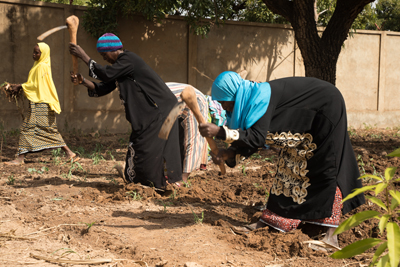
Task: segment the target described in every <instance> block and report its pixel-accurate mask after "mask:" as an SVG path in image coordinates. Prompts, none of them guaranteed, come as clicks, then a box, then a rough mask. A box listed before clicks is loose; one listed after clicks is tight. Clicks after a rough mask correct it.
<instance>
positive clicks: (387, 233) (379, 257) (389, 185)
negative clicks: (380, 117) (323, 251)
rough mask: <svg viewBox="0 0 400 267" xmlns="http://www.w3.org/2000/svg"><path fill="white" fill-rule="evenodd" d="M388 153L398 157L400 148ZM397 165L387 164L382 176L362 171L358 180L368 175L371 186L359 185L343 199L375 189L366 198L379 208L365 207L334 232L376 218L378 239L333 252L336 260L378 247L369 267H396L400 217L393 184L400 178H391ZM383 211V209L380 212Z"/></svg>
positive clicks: (399, 252) (399, 256)
mask: <svg viewBox="0 0 400 267" xmlns="http://www.w3.org/2000/svg"><path fill="white" fill-rule="evenodd" d="M388 156H391V157H399V156H400V149H397V150H395V151H394V152H392V153H390V154H389V155H388ZM396 170H397V168H396V167H389V168H386V170H385V175H384V177H383V178H382V177H379V176H376V175H370V174H365V175H363V176H361V177H360V178H359V179H363V178H364V177H371V178H372V179H373V180H375V181H376V183H375V184H373V185H367V186H364V187H362V188H358V189H356V190H354V192H353V193H351V194H349V195H348V196H347V197H346V198H345V199H343V202H344V201H346V200H348V199H351V198H353V197H355V196H357V195H358V194H362V193H364V192H367V191H371V192H374V194H375V196H368V195H366V198H367V199H368V200H369V201H370V202H372V203H374V204H376V205H377V207H378V208H380V209H379V211H378V210H366V211H362V212H359V213H357V214H355V215H353V216H351V217H350V218H348V219H347V220H345V221H344V222H343V223H341V224H340V225H339V227H338V228H337V229H336V231H335V233H334V234H340V233H342V232H344V231H346V230H349V229H350V228H353V227H355V226H357V225H359V224H360V223H362V222H364V221H365V220H369V219H377V220H379V224H378V227H379V231H380V234H381V238H366V239H363V240H359V241H356V242H354V243H352V244H350V245H348V246H346V247H344V248H343V249H342V250H339V251H336V252H335V253H333V254H332V255H331V257H332V258H335V259H343V258H350V257H353V256H355V255H358V254H361V253H364V251H366V250H367V249H370V248H373V247H376V246H378V245H379V246H378V247H377V249H376V250H375V254H374V256H373V258H372V260H371V263H370V266H375V265H377V266H382V267H383V266H390V267H397V266H398V265H399V262H400V242H399V240H400V227H399V225H398V224H397V223H396V221H395V220H400V216H399V215H400V209H399V205H400V192H399V191H397V190H395V183H397V182H399V181H400V178H398V179H395V180H394V179H393V177H394V174H395V172H396ZM393 188H394V189H393ZM378 195H383V199H384V200H383V201H382V200H381V199H379V198H377V196H378ZM381 211H383V212H381Z"/></svg>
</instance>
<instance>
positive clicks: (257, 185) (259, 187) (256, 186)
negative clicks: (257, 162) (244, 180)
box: [253, 183, 263, 189]
mask: <svg viewBox="0 0 400 267" xmlns="http://www.w3.org/2000/svg"><path fill="white" fill-rule="evenodd" d="M253 185H254V187H255V188H256V189H262V188H263V187H262V186H261V185H259V184H257V183H254V184H253Z"/></svg>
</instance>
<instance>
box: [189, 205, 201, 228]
mask: <svg viewBox="0 0 400 267" xmlns="http://www.w3.org/2000/svg"><path fill="white" fill-rule="evenodd" d="M189 208H190V210H191V211H192V213H193V216H194V222H195V223H196V224H202V223H203V221H204V211H202V212H201V218H200V217H199V216H197V214H196V213H194V211H193V209H192V208H191V207H190V206H189Z"/></svg>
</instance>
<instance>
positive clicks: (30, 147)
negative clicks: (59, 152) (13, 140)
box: [18, 101, 66, 155]
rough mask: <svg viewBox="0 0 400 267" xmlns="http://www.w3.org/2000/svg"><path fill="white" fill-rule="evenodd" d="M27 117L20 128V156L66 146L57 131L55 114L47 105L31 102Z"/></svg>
mask: <svg viewBox="0 0 400 267" xmlns="http://www.w3.org/2000/svg"><path fill="white" fill-rule="evenodd" d="M29 104H30V107H29V111H28V114H27V116H26V117H25V120H24V122H23V124H22V125H21V128H20V131H21V133H20V137H19V146H18V155H21V154H25V153H29V152H39V151H42V150H44V149H52V148H58V147H63V146H65V145H66V144H65V142H64V140H63V138H62V136H61V134H60V133H59V132H58V130H57V123H56V116H55V112H54V111H53V110H51V109H50V106H49V104H47V103H34V102H31V101H30V102H29Z"/></svg>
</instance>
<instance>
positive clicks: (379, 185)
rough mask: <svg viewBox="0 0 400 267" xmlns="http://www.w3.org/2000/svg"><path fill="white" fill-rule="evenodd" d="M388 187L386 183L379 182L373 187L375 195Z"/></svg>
mask: <svg viewBox="0 0 400 267" xmlns="http://www.w3.org/2000/svg"><path fill="white" fill-rule="evenodd" d="M386 187H388V184H387V183H380V184H378V185H377V186H376V188H375V196H377V195H379V193H380V192H382V191H383V190H385V189H386Z"/></svg>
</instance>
